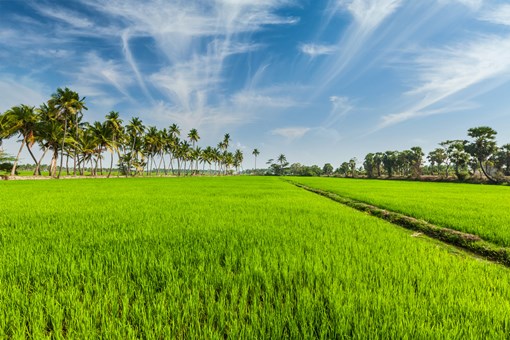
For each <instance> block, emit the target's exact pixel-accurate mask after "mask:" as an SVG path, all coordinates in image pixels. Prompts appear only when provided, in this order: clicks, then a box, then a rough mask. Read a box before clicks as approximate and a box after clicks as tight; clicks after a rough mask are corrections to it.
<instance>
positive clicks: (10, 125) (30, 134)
mask: <svg viewBox="0 0 510 340" xmlns="http://www.w3.org/2000/svg"><path fill="white" fill-rule="evenodd" d="M4 119H5V120H4V125H5V127H6V128H5V127H4V129H3V131H4V132H3V135H4V136H5V137H10V136H13V135H16V134H18V135H19V136H20V137H22V139H21V146H20V148H19V151H18V154H17V155H16V159H15V161H14V164H13V166H12V170H11V176H14V175H15V174H16V166H17V165H18V161H19V156H20V154H21V151H22V150H23V148H24V147H25V145H26V146H27V149H28V152H29V153H30V156H31V157H32V159H33V160H34V164H37V159H35V156H34V154H33V153H32V149H31V146H32V145H33V144H34V142H35V137H34V136H35V133H36V130H37V122H38V116H37V114H36V113H35V110H34V107H33V106H28V105H24V104H21V105H19V106H14V107H12V108H11V109H9V110H7V111H6V112H5V118H4Z"/></svg>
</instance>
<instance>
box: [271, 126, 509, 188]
mask: <svg viewBox="0 0 510 340" xmlns="http://www.w3.org/2000/svg"><path fill="white" fill-rule="evenodd" d="M496 134H497V132H496V131H495V130H494V129H492V128H490V127H488V126H480V127H475V128H471V129H469V130H468V133H467V135H468V137H470V139H469V140H458V139H456V140H447V141H444V142H441V143H439V145H440V147H439V148H436V149H434V150H432V151H431V152H429V153H428V155H427V157H426V159H427V160H428V164H424V156H425V154H424V153H423V150H422V148H421V147H419V146H415V147H412V148H411V149H409V150H403V151H385V152H375V153H368V154H367V155H366V156H365V159H364V161H363V164H362V165H358V160H357V159H356V158H351V159H350V160H349V161H348V162H343V163H341V165H340V167H338V168H337V169H334V168H333V166H332V165H331V164H330V163H326V164H325V165H324V166H323V167H322V168H320V167H319V166H317V165H312V166H306V165H302V164H300V163H294V164H291V165H290V166H289V167H288V168H286V169H285V171H283V172H284V173H286V174H289V175H294V176H343V177H368V178H414V179H420V178H423V177H422V176H424V175H427V176H435V177H436V178H444V179H449V178H456V179H457V180H461V181H463V180H467V179H469V178H471V179H475V180H487V181H489V182H492V183H498V182H506V181H508V177H509V176H510V144H504V145H502V146H498V145H497V144H496V140H495V137H496ZM269 173H274V171H269ZM452 176H454V177H452Z"/></svg>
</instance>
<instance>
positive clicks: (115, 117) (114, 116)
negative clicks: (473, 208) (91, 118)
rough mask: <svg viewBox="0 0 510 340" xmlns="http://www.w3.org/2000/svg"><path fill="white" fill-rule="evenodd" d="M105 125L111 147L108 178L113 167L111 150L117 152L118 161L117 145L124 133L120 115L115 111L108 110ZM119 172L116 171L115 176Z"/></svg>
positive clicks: (119, 143) (118, 151)
mask: <svg viewBox="0 0 510 340" xmlns="http://www.w3.org/2000/svg"><path fill="white" fill-rule="evenodd" d="M105 118H106V121H105V125H106V127H107V128H108V130H110V131H109V134H110V137H111V140H110V145H111V148H112V154H111V160H110V170H109V171H108V176H107V177H108V178H109V177H110V175H111V174H112V169H113V152H114V151H115V152H117V157H118V159H119V161H120V150H119V146H120V145H121V141H122V136H123V135H124V127H123V126H122V119H120V115H119V113H118V112H116V111H110V113H108V114H107V115H106V117H105ZM118 176H119V173H118V172H117V177H118Z"/></svg>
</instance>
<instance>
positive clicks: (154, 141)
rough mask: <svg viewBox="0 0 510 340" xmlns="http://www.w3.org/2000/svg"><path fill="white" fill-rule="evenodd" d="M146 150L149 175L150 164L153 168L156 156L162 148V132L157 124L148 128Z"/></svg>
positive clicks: (145, 141) (145, 142) (145, 140)
mask: <svg viewBox="0 0 510 340" xmlns="http://www.w3.org/2000/svg"><path fill="white" fill-rule="evenodd" d="M144 145H145V150H146V152H147V157H148V158H149V159H148V162H147V176H149V166H150V168H151V169H152V165H153V163H154V156H155V155H156V154H159V153H160V151H161V148H162V145H161V138H160V132H159V131H158V129H157V128H156V127H155V126H150V127H149V128H148V129H147V133H146V134H145V139H144Z"/></svg>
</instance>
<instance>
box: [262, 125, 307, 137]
mask: <svg viewBox="0 0 510 340" xmlns="http://www.w3.org/2000/svg"><path fill="white" fill-rule="evenodd" d="M310 130H311V128H309V127H285V128H279V129H274V130H271V131H270V133H271V134H272V135H276V136H281V137H285V138H287V139H289V140H293V139H298V138H301V137H303V136H304V135H305V134H306V133H307V132H308V131H310Z"/></svg>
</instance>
